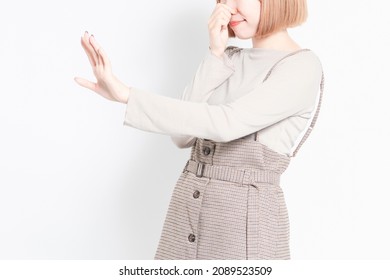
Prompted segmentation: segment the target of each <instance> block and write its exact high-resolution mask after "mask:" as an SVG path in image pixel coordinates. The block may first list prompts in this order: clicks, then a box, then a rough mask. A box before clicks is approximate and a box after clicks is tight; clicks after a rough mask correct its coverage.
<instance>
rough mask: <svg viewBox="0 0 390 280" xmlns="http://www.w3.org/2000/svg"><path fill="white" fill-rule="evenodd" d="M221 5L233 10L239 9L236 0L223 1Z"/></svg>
mask: <svg viewBox="0 0 390 280" xmlns="http://www.w3.org/2000/svg"><path fill="white" fill-rule="evenodd" d="M221 3H222V4H226V5H228V6H229V7H231V8H233V9H235V8H237V3H236V0H221Z"/></svg>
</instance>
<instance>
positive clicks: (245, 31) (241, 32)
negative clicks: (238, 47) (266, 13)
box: [220, 0, 260, 39]
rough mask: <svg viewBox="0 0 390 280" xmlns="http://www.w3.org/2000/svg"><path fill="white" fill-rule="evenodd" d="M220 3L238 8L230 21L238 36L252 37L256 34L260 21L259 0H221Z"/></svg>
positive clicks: (243, 37)
mask: <svg viewBox="0 0 390 280" xmlns="http://www.w3.org/2000/svg"><path fill="white" fill-rule="evenodd" d="M220 3H222V4H226V5H228V6H229V7H231V8H233V9H234V8H236V9H237V14H233V15H232V18H231V19H230V23H229V26H230V28H231V29H233V31H234V33H235V35H236V37H237V38H240V39H250V38H252V37H254V36H255V35H256V33H257V29H258V26H259V21H260V1H259V0H220ZM234 22H240V23H238V24H235V23H234Z"/></svg>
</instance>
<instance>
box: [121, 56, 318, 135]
mask: <svg viewBox="0 0 390 280" xmlns="http://www.w3.org/2000/svg"><path fill="white" fill-rule="evenodd" d="M321 77H322V66H321V63H320V61H319V59H318V58H317V56H315V55H314V54H311V52H300V53H298V54H296V55H292V56H290V57H288V58H286V59H284V60H283V61H281V62H280V63H279V64H278V65H277V66H276V67H275V68H274V70H273V72H272V74H271V75H270V76H269V78H268V79H267V80H266V81H265V82H263V83H260V84H259V85H258V86H256V87H255V88H253V89H252V90H250V91H248V93H246V94H245V95H243V96H242V97H240V98H238V99H235V100H233V101H230V102H228V103H224V104H218V105H211V104H208V103H206V102H191V101H187V100H179V99H175V98H170V97H167V96H162V95H156V94H152V93H150V92H147V91H144V90H141V89H138V88H134V87H132V88H130V89H129V93H130V95H129V99H128V102H127V107H126V113H125V120H124V125H128V126H131V127H134V128H138V129H141V130H144V131H149V132H154V133H160V134H167V135H179V136H182V135H187V136H194V137H198V138H203V139H209V140H213V141H217V142H228V141H232V140H235V139H237V138H241V137H243V136H245V135H248V134H250V133H254V132H255V131H258V130H261V129H263V128H265V127H268V126H270V125H273V124H275V123H277V122H279V121H281V120H283V119H285V118H288V117H290V116H293V115H299V114H301V113H302V112H305V111H307V108H310V107H312V106H313V104H315V101H316V97H317V93H318V88H319V85H320V81H321Z"/></svg>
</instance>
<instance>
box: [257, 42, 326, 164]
mask: <svg viewBox="0 0 390 280" xmlns="http://www.w3.org/2000/svg"><path fill="white" fill-rule="evenodd" d="M302 51H310V49H300V50H297V51H294V52H291V53H289V54H287V55H285V56H284V57H282V58H281V59H279V60H278V61H277V62H276V63H275V64H274V65H273V66H272V68H271V69H270V70H269V71H268V73H267V75H266V76H265V78H264V80H263V82H265V81H266V80H267V79H268V77H269V76H270V75H271V72H272V70H273V69H274V68H275V67H276V65H277V64H278V63H279V62H281V61H282V60H283V59H285V58H287V57H289V56H292V55H294V54H297V53H299V52H302ZM324 82H325V80H324V72H322V77H321V83H320V97H319V101H318V105H317V109H316V112H315V113H314V117H313V119H312V121H311V124H310V126H309V128H308V129H307V130H306V132H305V134H304V136H303V137H302V139H301V141H300V142H299V144H298V146H297V147H296V148H295V150H294V152H293V154H292V156H290V155H289V157H295V156H296V154H297V152H298V150H299V149H300V148H301V146H302V144H303V143H304V142H305V141H306V139H307V138H308V137H309V135H310V133H311V131H312V130H313V128H314V125H315V123H316V121H317V118H318V114H319V111H320V107H321V102H322V93H323V92H324ZM257 134H258V132H256V133H255V140H257V138H258V135H257Z"/></svg>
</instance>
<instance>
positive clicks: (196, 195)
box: [192, 190, 200, 198]
mask: <svg viewBox="0 0 390 280" xmlns="http://www.w3.org/2000/svg"><path fill="white" fill-rule="evenodd" d="M199 194H200V192H199V191H198V190H196V191H194V193H193V195H192V196H193V197H194V198H198V197H199Z"/></svg>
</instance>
